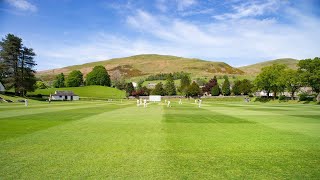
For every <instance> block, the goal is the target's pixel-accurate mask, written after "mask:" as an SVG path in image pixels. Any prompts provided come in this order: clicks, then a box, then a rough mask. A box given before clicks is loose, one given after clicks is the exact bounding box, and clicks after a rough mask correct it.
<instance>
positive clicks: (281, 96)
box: [279, 95, 287, 101]
mask: <svg viewBox="0 0 320 180" xmlns="http://www.w3.org/2000/svg"><path fill="white" fill-rule="evenodd" d="M285 100H287V96H285V95H280V96H279V101H285Z"/></svg>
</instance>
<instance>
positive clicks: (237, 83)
mask: <svg viewBox="0 0 320 180" xmlns="http://www.w3.org/2000/svg"><path fill="white" fill-rule="evenodd" d="M232 92H233V94H234V95H236V96H237V95H241V81H240V80H236V81H234V85H233V86H232Z"/></svg>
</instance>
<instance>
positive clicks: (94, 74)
mask: <svg viewBox="0 0 320 180" xmlns="http://www.w3.org/2000/svg"><path fill="white" fill-rule="evenodd" d="M84 85H87V86H90V85H100V86H109V87H110V86H111V80H110V75H109V74H108V72H107V70H106V68H105V67H103V66H95V67H94V68H93V69H92V71H91V72H90V73H88V74H87V76H86V80H85V81H84V79H83V74H82V72H81V71H79V70H73V71H71V72H70V73H69V75H68V77H67V78H65V75H64V74H63V73H60V74H58V75H57V76H56V77H55V80H54V82H53V87H55V88H62V87H79V86H84Z"/></svg>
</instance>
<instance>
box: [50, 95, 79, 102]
mask: <svg viewBox="0 0 320 180" xmlns="http://www.w3.org/2000/svg"><path fill="white" fill-rule="evenodd" d="M51 98H52V100H57V101H63V100H65V99H64V98H65V96H61V97H60V96H51ZM79 99H80V97H79V96H73V100H74V101H79ZM67 100H68V101H71V96H67Z"/></svg>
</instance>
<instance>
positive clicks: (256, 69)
mask: <svg viewBox="0 0 320 180" xmlns="http://www.w3.org/2000/svg"><path fill="white" fill-rule="evenodd" d="M298 62H299V60H296V59H291V58H283V59H276V60H271V61H265V62H261V63H257V64H252V65H249V66H243V67H239V68H238V69H240V70H242V71H243V72H245V73H246V74H252V75H254V74H258V73H260V72H261V69H262V68H263V67H266V66H271V65H272V64H285V65H287V66H288V67H289V68H291V69H297V64H298Z"/></svg>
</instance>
